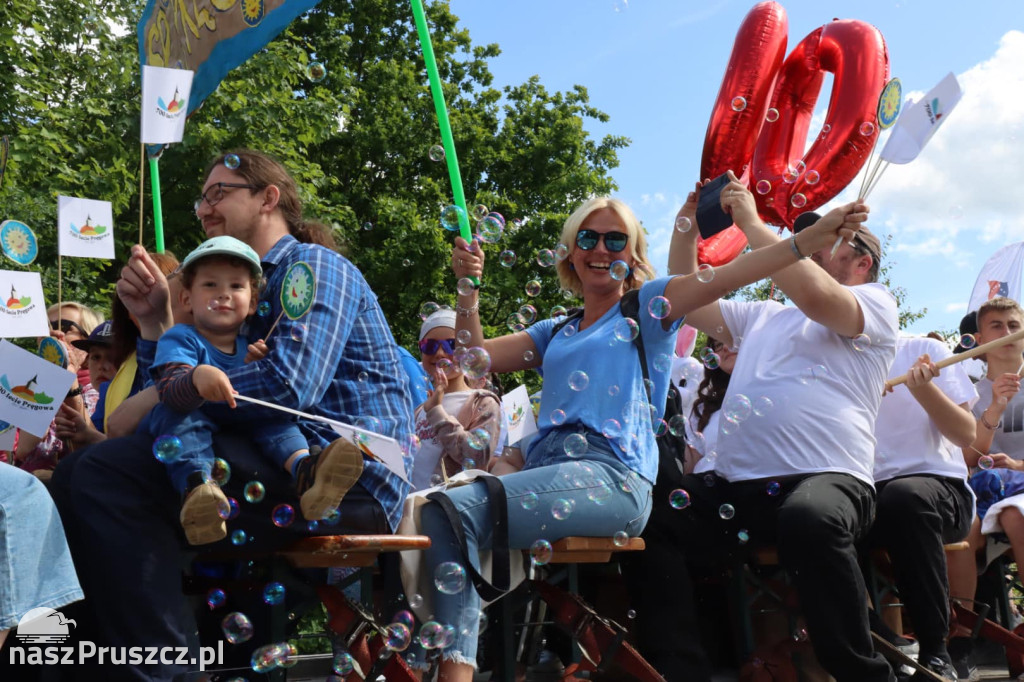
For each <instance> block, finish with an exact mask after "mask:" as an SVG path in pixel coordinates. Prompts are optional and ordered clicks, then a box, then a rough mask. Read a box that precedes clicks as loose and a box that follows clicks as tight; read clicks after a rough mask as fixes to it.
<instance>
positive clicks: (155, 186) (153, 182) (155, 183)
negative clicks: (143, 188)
mask: <svg viewBox="0 0 1024 682" xmlns="http://www.w3.org/2000/svg"><path fill="white" fill-rule="evenodd" d="M149 181H150V188H151V189H152V191H153V232H154V234H155V236H156V252H157V253H163V252H164V210H163V205H162V202H161V199H160V155H159V154H157V155H156V156H150V157H149ZM139 242H140V243H141V242H142V237H141V231H140V236H139Z"/></svg>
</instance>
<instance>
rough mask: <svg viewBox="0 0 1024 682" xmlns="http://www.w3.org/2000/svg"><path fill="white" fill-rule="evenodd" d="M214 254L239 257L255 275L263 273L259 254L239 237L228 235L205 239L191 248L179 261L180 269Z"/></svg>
mask: <svg viewBox="0 0 1024 682" xmlns="http://www.w3.org/2000/svg"><path fill="white" fill-rule="evenodd" d="M214 255H216V256H234V257H235V258H241V259H242V260H244V261H245V262H247V263H248V264H249V265H250V266H251V267H252V272H253V274H254V275H256V276H257V277H261V276H262V275H263V268H262V267H261V266H260V257H259V254H257V253H256V252H255V251H254V250H253V248H252V247H251V246H249V245H248V244H246V243H245V242H243V241H241V240H240V239H235V238H234V237H228V236H227V235H221V236H219V237H213V238H211V239H207V240H206V241H205V242H203V243H202V244H200V245H199V246H197V247H196V248H195V249H193V250H192V253H190V254H188V255H187V256H185V260H184V261H182V263H181V269H182V270H184V269H185V268H187V267H189V266H190V265H192V264H194V263H197V262H199V261H200V260H202V259H203V258H206V257H207V256H214Z"/></svg>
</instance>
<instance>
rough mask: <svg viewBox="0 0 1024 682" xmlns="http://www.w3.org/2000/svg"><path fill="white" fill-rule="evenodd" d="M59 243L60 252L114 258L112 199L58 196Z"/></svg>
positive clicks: (78, 255)
mask: <svg viewBox="0 0 1024 682" xmlns="http://www.w3.org/2000/svg"><path fill="white" fill-rule="evenodd" d="M57 243H58V248H59V249H60V255H62V256H72V257H75V258H113V257H114V212H113V210H112V209H111V206H110V202H109V201H98V200H96V199H78V198H75V197H64V196H59V197H57Z"/></svg>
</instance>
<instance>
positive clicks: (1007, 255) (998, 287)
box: [967, 242, 1024, 311]
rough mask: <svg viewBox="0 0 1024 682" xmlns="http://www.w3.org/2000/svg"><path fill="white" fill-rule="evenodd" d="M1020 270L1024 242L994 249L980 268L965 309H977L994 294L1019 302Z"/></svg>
mask: <svg viewBox="0 0 1024 682" xmlns="http://www.w3.org/2000/svg"><path fill="white" fill-rule="evenodd" d="M1022 271H1024V242H1016V243H1014V244H1007V245H1006V246H1004V247H1002V248H1001V249H999V250H998V251H996V252H995V253H994V254H992V257H991V258H989V259H988V261H986V262H985V265H983V266H982V268H981V273H980V274H979V275H978V280H977V281H976V282H975V283H974V291H972V292H971V301H970V303H969V304H968V305H967V310H968V311H971V310H977V309H978V308H979V307H981V304H982V303H984V302H985V301H988V300H990V299H993V298H995V297H996V296H1006V297H1007V298H1012V299H1013V300H1014V301H1017V302H1020V288H1021V273H1022Z"/></svg>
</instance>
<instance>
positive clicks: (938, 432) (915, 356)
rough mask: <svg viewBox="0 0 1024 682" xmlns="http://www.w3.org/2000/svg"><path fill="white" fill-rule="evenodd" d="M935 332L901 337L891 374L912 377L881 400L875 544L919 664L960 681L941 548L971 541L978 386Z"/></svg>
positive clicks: (877, 430)
mask: <svg viewBox="0 0 1024 682" xmlns="http://www.w3.org/2000/svg"><path fill="white" fill-rule="evenodd" d="M951 355H952V353H951V352H950V350H949V348H947V347H946V346H945V345H943V344H942V343H940V342H938V341H936V340H934V339H929V338H919V337H911V336H900V337H899V340H898V341H897V343H896V361H895V362H893V365H892V369H891V370H890V372H889V378H895V377H897V376H900V375H902V374H904V373H906V374H907V377H908V378H907V383H906V384H905V385H901V386H896V387H895V388H894V389H893V390H892V392H891V393H888V394H886V396H885V397H884V398H883V399H882V407H881V409H880V410H879V412H878V419H877V420H876V421H875V441H876V443H875V490H876V491H877V500H878V501H877V505H876V506H877V511H876V514H875V524H874V527H873V528H872V530H871V535H870V544H871V545H872V546H879V547H882V548H884V549H885V550H886V552H887V553H888V554H889V558H890V560H891V561H892V567H893V573H894V575H895V578H896V586H897V588H898V589H899V592H900V598H901V600H902V601H903V603H904V605H905V606H906V609H907V615H908V616H910V621H911V623H912V624H913V630H914V636H915V637H916V638H917V641H918V644H919V645H920V652H919V654H918V660H920V661H921V663H923V664H924V665H927V666H928V667H930V668H931V669H932V670H933V671H935V672H937V673H939V674H941V675H943V676H944V677H946V678H947V679H956V678H957V675H956V674H954V673H955V670H954V666H953V661H952V659H951V658H950V654H949V652H948V651H947V650H946V636H947V635H948V634H949V581H948V579H947V577H946V553H945V551H944V550H943V548H942V546H943V545H944V544H947V543H951V542H959V541H960V540H963V539H964V538H966V537H967V533H968V532H969V531H970V528H971V519H972V518H973V516H974V494H973V493H972V492H971V489H970V488H969V487H968V485H967V464H966V463H965V462H964V455H963V451H962V449H961V448H965V447H967V446H969V445H970V444H971V442H972V441H973V440H974V436H975V422H974V415H973V414H971V407H972V406H973V405H974V403H976V402H977V401H978V392H977V391H975V390H974V384H972V383H971V378H970V377H969V376H968V375H967V372H966V371H965V370H964V368H963V366H962V365H961V364H956V365H952V366H951V367H947V368H946V369H944V370H942V372H941V374H940V373H939V370H938V369H937V367H936V365H935V363H936V362H938V361H940V360H943V359H945V358H948V357H950V356H951Z"/></svg>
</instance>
